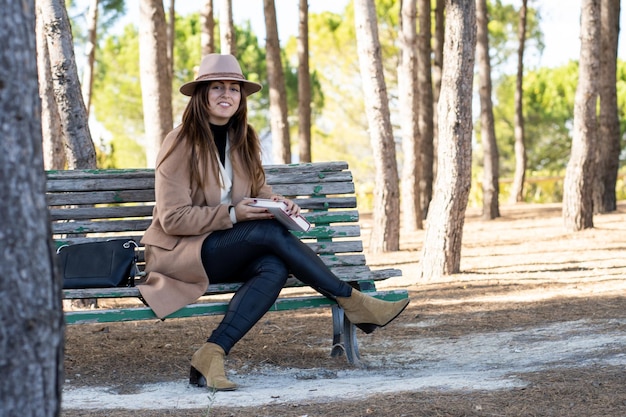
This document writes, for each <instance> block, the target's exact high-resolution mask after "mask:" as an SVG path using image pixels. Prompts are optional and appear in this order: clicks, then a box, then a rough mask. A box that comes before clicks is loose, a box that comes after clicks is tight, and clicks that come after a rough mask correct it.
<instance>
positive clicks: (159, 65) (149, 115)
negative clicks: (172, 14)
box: [139, 0, 173, 167]
mask: <svg viewBox="0 0 626 417" xmlns="http://www.w3.org/2000/svg"><path fill="white" fill-rule="evenodd" d="M165 27H166V24H165V10H164V9H163V1H162V0H141V1H140V3H139V68H140V73H141V76H140V79H141V97H142V100H143V117H144V127H145V131H146V141H145V143H146V160H147V162H148V166H151V167H153V166H154V164H155V163H156V156H157V154H158V153H159V149H160V148H161V143H162V141H163V139H164V138H165V135H167V133H168V132H169V131H170V130H172V126H173V117H172V80H171V78H170V71H169V69H168V68H169V64H168V59H167V35H166V33H165Z"/></svg>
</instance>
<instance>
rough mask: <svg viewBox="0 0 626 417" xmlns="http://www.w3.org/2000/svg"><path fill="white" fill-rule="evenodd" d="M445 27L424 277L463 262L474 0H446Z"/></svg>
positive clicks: (436, 275) (451, 269) (469, 171)
mask: <svg viewBox="0 0 626 417" xmlns="http://www.w3.org/2000/svg"><path fill="white" fill-rule="evenodd" d="M445 31H446V38H445V43H444V63H443V74H442V78H441V96H440V98H439V145H438V148H439V149H438V152H437V155H438V162H437V166H438V170H437V179H436V181H435V193H434V196H433V201H432V202H431V204H430V208H429V210H428V217H427V220H426V234H425V236H424V247H423V249H422V256H421V262H420V265H421V270H420V277H421V278H422V279H426V280H437V279H439V278H440V277H442V276H444V275H449V274H454V273H457V272H459V270H460V266H461V244H462V240H463V225H464V224H465V209H466V208H467V202H468V197H469V190H470V185H471V177H472V90H473V88H472V87H473V85H472V84H473V78H474V57H475V51H476V3H475V0H447V2H446V27H445Z"/></svg>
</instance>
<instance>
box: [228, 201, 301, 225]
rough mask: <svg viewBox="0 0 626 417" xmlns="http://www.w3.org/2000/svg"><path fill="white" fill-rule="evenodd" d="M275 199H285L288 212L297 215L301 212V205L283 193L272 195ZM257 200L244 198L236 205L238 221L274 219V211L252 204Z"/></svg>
mask: <svg viewBox="0 0 626 417" xmlns="http://www.w3.org/2000/svg"><path fill="white" fill-rule="evenodd" d="M271 199H272V200H273V201H283V202H284V203H285V204H286V205H287V213H289V214H291V215H292V216H297V215H299V214H300V206H298V205H297V204H296V203H294V202H293V201H291V200H290V199H288V198H285V197H283V196H281V195H273V196H272V197H271ZM255 201H256V199H255V198H244V199H243V200H241V201H240V202H239V203H237V205H236V206H235V208H234V210H235V217H236V218H237V221H238V222H245V221H250V220H267V219H272V218H274V216H273V215H272V213H270V212H269V211H267V209H265V208H263V207H254V206H251V204H254V202H255Z"/></svg>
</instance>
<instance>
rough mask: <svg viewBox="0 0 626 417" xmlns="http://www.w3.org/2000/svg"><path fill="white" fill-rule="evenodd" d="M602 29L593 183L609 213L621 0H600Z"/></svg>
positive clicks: (597, 208)
mask: <svg viewBox="0 0 626 417" xmlns="http://www.w3.org/2000/svg"><path fill="white" fill-rule="evenodd" d="M600 13H601V17H600V19H601V29H600V31H601V33H600V37H601V40H600V45H601V47H600V76H599V77H598V82H599V86H598V89H599V92H600V114H599V126H598V138H597V140H598V146H597V152H596V161H595V166H596V173H597V175H596V177H595V186H594V187H593V210H594V212H595V213H607V212H610V211H614V210H615V209H616V208H617V197H616V195H615V185H616V183H617V172H618V169H619V154H620V148H621V147H620V131H619V115H618V107H617V76H616V71H617V39H618V35H619V15H620V2H619V0H602V1H601V12H600Z"/></svg>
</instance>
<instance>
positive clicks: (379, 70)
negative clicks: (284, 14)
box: [354, 0, 400, 252]
mask: <svg viewBox="0 0 626 417" xmlns="http://www.w3.org/2000/svg"><path fill="white" fill-rule="evenodd" d="M354 23H355V26H356V43H357V53H358V56H359V68H360V72H361V81H362V84H363V92H364V96H365V112H366V115H367V121H368V127H369V132H370V138H371V141H372V148H373V151H374V152H373V153H374V169H375V174H374V176H375V177H374V214H373V216H374V219H373V225H372V234H371V238H370V246H369V247H370V250H371V251H373V252H383V251H384V252H387V251H397V250H399V249H400V198H399V188H398V167H397V162H396V148H395V143H394V139H393V132H392V129H391V121H390V115H389V100H388V97H387V86H386V85H385V79H384V78H383V65H382V54H381V47H380V40H379V38H378V26H377V25H378V22H377V19H376V5H375V3H374V0H355V1H354Z"/></svg>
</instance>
